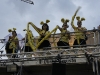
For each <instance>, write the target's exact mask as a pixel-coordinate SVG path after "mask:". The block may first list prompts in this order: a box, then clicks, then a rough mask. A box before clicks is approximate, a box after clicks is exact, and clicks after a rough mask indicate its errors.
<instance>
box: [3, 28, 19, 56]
mask: <svg viewBox="0 0 100 75" xmlns="http://www.w3.org/2000/svg"><path fill="white" fill-rule="evenodd" d="M8 31H9V32H11V33H12V36H9V39H8V42H7V44H6V47H5V50H6V53H7V54H9V53H17V52H18V49H19V41H18V38H17V33H16V28H13V30H12V29H9V30H8ZM8 57H10V56H8ZM13 57H14V58H15V57H16V55H14V56H13Z"/></svg>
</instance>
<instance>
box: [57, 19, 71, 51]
mask: <svg viewBox="0 0 100 75" xmlns="http://www.w3.org/2000/svg"><path fill="white" fill-rule="evenodd" d="M61 22H62V23H63V25H62V28H60V27H59V26H58V29H59V30H60V31H61V38H60V40H59V41H58V42H57V45H58V46H69V40H70V34H69V31H68V30H67V28H68V27H69V25H68V24H67V23H68V22H69V20H68V19H66V20H65V19H64V18H62V19H61ZM62 48H63V49H66V48H69V47H62Z"/></svg>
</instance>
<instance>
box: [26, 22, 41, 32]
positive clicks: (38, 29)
mask: <svg viewBox="0 0 100 75" xmlns="http://www.w3.org/2000/svg"><path fill="white" fill-rule="evenodd" d="M29 25H31V26H32V27H33V28H34V29H35V30H36V31H37V32H38V33H39V34H40V31H41V30H42V29H40V28H38V27H37V26H36V25H34V24H33V23H32V22H29V23H28V26H27V29H29Z"/></svg>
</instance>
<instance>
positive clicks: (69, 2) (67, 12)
mask: <svg viewBox="0 0 100 75" xmlns="http://www.w3.org/2000/svg"><path fill="white" fill-rule="evenodd" d="M0 1H1V2H0V9H1V11H0V27H1V29H0V32H1V34H0V39H3V38H4V37H5V36H6V35H7V34H9V33H8V29H9V28H13V27H15V28H16V29H17V33H20V34H21V35H22V36H24V35H25V32H23V29H24V28H26V27H27V23H28V22H33V23H34V24H35V25H36V26H38V27H40V28H41V25H40V21H45V20H46V19H49V20H50V21H51V22H50V23H49V26H50V30H52V29H53V28H55V27H56V25H59V26H61V25H62V23H61V21H60V20H61V18H66V19H69V20H71V18H72V15H73V14H74V12H75V10H76V9H77V7H78V6H81V7H82V8H81V10H80V11H79V12H78V14H77V15H78V16H81V17H85V18H86V21H84V22H83V26H85V27H86V28H87V29H89V30H90V29H93V27H97V26H98V25H99V24H100V23H99V22H100V21H99V20H100V19H99V18H100V10H99V7H100V0H96V1H95V0H32V1H33V2H34V5H31V4H28V3H25V2H23V1H21V0H0ZM68 24H69V26H70V22H69V23H68ZM75 24H76V21H75ZM30 28H31V30H32V31H33V35H34V36H37V35H38V34H37V32H36V31H35V30H34V29H33V28H32V27H30ZM69 30H70V31H72V29H71V26H70V27H69ZM58 32H59V31H58ZM1 45H2V44H1Z"/></svg>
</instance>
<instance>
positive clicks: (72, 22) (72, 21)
mask: <svg viewBox="0 0 100 75" xmlns="http://www.w3.org/2000/svg"><path fill="white" fill-rule="evenodd" d="M80 8H81V7H78V9H77V10H76V12H75V13H74V15H73V17H72V20H71V26H72V27H73V29H75V28H76V26H75V25H74V19H75V16H76V14H77V13H78V11H79V9H80Z"/></svg>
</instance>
